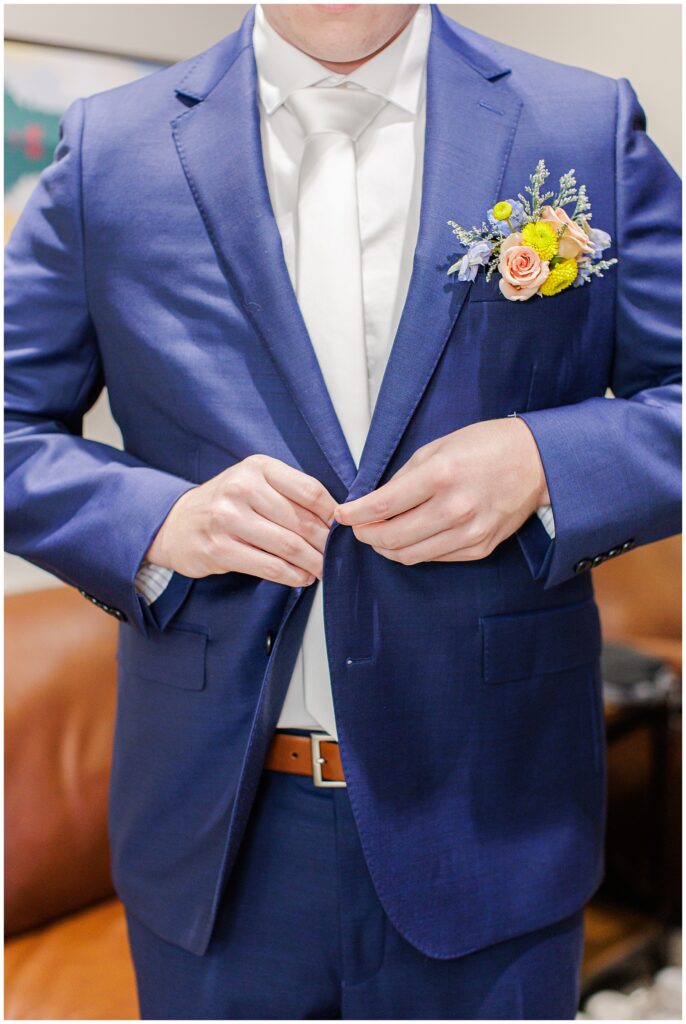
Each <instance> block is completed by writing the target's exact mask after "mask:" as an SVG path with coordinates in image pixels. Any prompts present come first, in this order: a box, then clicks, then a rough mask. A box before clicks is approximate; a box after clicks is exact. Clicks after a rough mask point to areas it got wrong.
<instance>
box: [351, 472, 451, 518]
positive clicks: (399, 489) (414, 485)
mask: <svg viewBox="0 0 686 1024" xmlns="http://www.w3.org/2000/svg"><path fill="white" fill-rule="evenodd" d="M433 491H434V486H433V483H432V481H431V477H430V472H429V471H427V468H426V467H425V466H417V467H416V468H413V469H412V470H408V472H407V473H405V474H404V476H402V477H400V478H398V477H397V476H394V477H393V479H392V480H389V481H388V483H387V484H384V485H383V487H379V488H378V490H376V491H372V492H371V493H370V494H365V495H364V497H362V498H356V499H355V501H348V502H345V503H344V504H343V505H337V506H336V511H335V517H336V519H337V520H338V522H339V523H341V524H342V525H343V526H358V525H361V524H363V523H374V522H378V521H379V520H383V519H389V518H390V517H391V516H397V515H400V513H401V512H407V511H408V509H411V508H415V507H416V506H417V505H420V504H421V503H422V502H424V501H426V500H427V499H428V498H430V497H432V495H433Z"/></svg>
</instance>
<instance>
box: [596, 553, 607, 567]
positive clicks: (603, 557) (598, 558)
mask: <svg viewBox="0 0 686 1024" xmlns="http://www.w3.org/2000/svg"><path fill="white" fill-rule="evenodd" d="M603 562H607V555H606V554H602V555H596V556H595V558H594V559H593V568H594V569H595V568H596V567H597V566H599V565H602V564H603Z"/></svg>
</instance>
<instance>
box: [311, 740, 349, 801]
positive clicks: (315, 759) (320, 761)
mask: <svg viewBox="0 0 686 1024" xmlns="http://www.w3.org/2000/svg"><path fill="white" fill-rule="evenodd" d="M327 740H328V741H330V742H331V743H338V740H337V739H336V737H335V736H329V734H328V732H311V733H310V750H311V753H312V781H313V782H314V784H315V786H317V787H318V788H319V789H340V788H342V787H345V785H346V783H345V782H338V780H337V779H324V778H322V766H323V765H325V764H326V758H325V757H322V751H321V744H322V743H324V742H326V741H327Z"/></svg>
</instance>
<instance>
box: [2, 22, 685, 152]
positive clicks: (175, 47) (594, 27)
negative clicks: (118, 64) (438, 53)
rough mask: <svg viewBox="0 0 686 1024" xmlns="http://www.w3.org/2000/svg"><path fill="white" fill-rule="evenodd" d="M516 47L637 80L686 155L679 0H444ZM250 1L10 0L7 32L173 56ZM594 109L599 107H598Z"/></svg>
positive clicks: (660, 127)
mask: <svg viewBox="0 0 686 1024" xmlns="http://www.w3.org/2000/svg"><path fill="white" fill-rule="evenodd" d="M440 7H441V10H442V11H444V12H445V13H446V14H447V15H448V16H449V17H451V18H454V19H455V20H456V21H459V22H461V23H462V24H464V25H467V26H468V27H469V28H473V29H476V31H477V32H483V33H484V34H485V35H488V36H492V37H493V38H494V39H500V40H501V41H502V42H505V43H509V44H510V45H511V46H518V47H520V48H521V49H523V50H528V51H530V52H532V53H538V54H541V55H542V56H545V57H549V58H551V59H552V60H560V61H563V62H564V63H565V64H576V65H578V66H579V67H584V68H590V69H591V70H593V71H599V72H601V73H602V74H605V75H612V76H613V77H615V78H619V77H625V78H629V79H630V80H631V82H632V84H633V86H634V88H635V89H636V91H637V92H638V95H639V97H640V98H641V101H642V103H643V105H644V106H645V109H646V112H647V113H648V118H649V128H650V133H651V135H652V136H653V138H654V139H655V141H656V142H657V143H658V145H659V146H660V147H661V148H662V149H663V150H664V152H665V153H666V154H667V156H668V158H669V159H670V160H671V162H672V163H673V164H674V166H675V167H677V168H678V167H679V166H680V163H681V140H680V126H681V5H680V4H676V3H675V4H597V5H595V4H567V3H549V4H489V3H482V4H440ZM247 10H248V5H247V4H28V3H27V4H5V35H6V36H7V37H8V38H17V39H26V40H38V41H42V42H49V43H62V44H64V45H71V46H84V47H91V48H94V49H102V50H110V51H115V52H119V53H124V54H129V55H132V56H140V57H153V58H157V59H159V60H163V61H169V62H170V63H171V62H173V61H176V60H182V59H183V58H185V57H189V56H191V55H192V54H194V53H197V52H199V51H200V50H203V49H205V48H206V47H207V46H210V45H211V44H212V43H213V42H216V40H217V39H219V38H221V36H224V35H227V34H228V33H229V32H233V31H234V29H235V28H237V26H238V25H239V24H240V21H241V19H242V17H243V15H244V14H245V12H246V11H247ZM589 113H590V112H589Z"/></svg>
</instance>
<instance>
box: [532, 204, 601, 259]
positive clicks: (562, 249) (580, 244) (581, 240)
mask: <svg viewBox="0 0 686 1024" xmlns="http://www.w3.org/2000/svg"><path fill="white" fill-rule="evenodd" d="M541 220H545V221H547V222H548V223H549V224H552V226H553V227H554V228H555V230H556V231H557V232H558V234H560V232H561V231H562V228H563V227H564V228H565V229H566V230H565V231H563V232H562V234H561V235H560V245H559V255H560V256H562V258H563V259H566V260H570V259H576V258H577V256H580V255H581V253H590V252H593V243H592V242H591V239H590V238H589V237H588V235H587V234H586V232H585V231H584V229H583V228H582V227H581V225H580V224H577V223H576V222H575V221H573V220H572V218H571V217H570V216H569V214H567V213H565V211H564V210H563V209H562V207H561V206H558V207H557V208H556V209H555V210H554V209H553V208H552V206H544V207H543V209H542V210H541Z"/></svg>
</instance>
